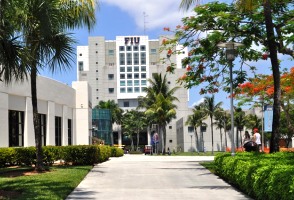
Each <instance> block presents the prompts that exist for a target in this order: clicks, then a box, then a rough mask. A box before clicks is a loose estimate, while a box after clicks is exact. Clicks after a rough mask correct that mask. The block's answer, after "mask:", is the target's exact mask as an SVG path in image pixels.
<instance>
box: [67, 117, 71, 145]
mask: <svg viewBox="0 0 294 200" xmlns="http://www.w3.org/2000/svg"><path fill="white" fill-rule="evenodd" d="M67 140H68V145H72V123H71V119H68V120H67Z"/></svg>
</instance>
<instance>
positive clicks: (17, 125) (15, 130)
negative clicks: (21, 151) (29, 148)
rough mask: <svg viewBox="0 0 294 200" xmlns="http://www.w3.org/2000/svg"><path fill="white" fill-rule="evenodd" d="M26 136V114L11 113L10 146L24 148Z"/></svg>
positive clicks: (19, 112) (13, 111) (12, 111)
mask: <svg viewBox="0 0 294 200" xmlns="http://www.w3.org/2000/svg"><path fill="white" fill-rule="evenodd" d="M23 134H24V112H22V111H15V110H10V111H9V146H10V147H21V146H23Z"/></svg>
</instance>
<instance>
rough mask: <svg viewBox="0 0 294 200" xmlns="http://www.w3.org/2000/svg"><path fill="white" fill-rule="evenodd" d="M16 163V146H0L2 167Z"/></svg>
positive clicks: (0, 165) (0, 164)
mask: <svg viewBox="0 0 294 200" xmlns="http://www.w3.org/2000/svg"><path fill="white" fill-rule="evenodd" d="M14 163H16V160H15V150H14V148H12V147H9V148H0V167H5V166H10V165H13V164H14Z"/></svg>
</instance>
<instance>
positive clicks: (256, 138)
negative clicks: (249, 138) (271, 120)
mask: <svg viewBox="0 0 294 200" xmlns="http://www.w3.org/2000/svg"><path fill="white" fill-rule="evenodd" d="M253 133H254V134H253V141H254V142H255V143H256V144H257V151H259V152H260V151H261V136H260V133H259V132H258V128H254V129H253Z"/></svg>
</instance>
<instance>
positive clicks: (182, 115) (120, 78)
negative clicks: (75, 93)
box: [77, 36, 195, 151]
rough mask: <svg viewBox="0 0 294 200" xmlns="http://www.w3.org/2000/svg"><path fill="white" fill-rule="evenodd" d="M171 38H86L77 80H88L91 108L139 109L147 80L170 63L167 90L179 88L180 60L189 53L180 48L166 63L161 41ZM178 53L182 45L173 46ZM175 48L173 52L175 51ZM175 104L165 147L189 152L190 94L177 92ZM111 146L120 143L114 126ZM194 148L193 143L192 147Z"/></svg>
mask: <svg viewBox="0 0 294 200" xmlns="http://www.w3.org/2000/svg"><path fill="white" fill-rule="evenodd" d="M168 37H170V36H160V37H159V38H158V39H149V38H148V36H117V37H116V39H115V40H105V38H104V37H89V38H88V46H78V47H77V77H78V81H87V82H88V83H89V85H90V86H91V88H92V94H93V95H92V102H93V108H94V107H95V106H96V105H98V103H99V101H101V100H103V101H107V100H114V101H115V102H116V103H118V105H119V106H120V107H121V108H122V109H124V110H127V109H134V108H136V107H137V106H138V97H139V96H144V95H145V93H144V88H145V87H148V86H149V85H148V84H149V83H148V79H151V78H152V75H153V74H154V73H158V74H159V73H161V74H162V75H164V74H166V68H167V66H168V65H169V64H170V63H176V69H175V73H173V74H171V73H167V79H168V84H169V87H170V88H173V87H175V86H179V84H178V83H177V80H178V78H180V77H181V76H183V75H184V74H185V72H186V67H185V66H182V65H181V60H182V59H183V58H184V57H186V56H187V55H188V50H187V49H186V48H185V49H182V50H181V51H182V54H177V55H172V56H171V57H170V58H169V59H170V60H169V62H168V63H165V64H163V63H162V59H164V58H167V51H166V50H162V49H161V48H162V47H161V44H162V41H163V40H164V39H166V38H168ZM176 48H177V49H178V50H179V49H180V48H182V47H181V46H177V47H176ZM174 50H175V49H173V51H174ZM175 96H176V97H177V98H178V99H179V102H175V103H176V104H177V106H178V108H177V118H176V119H174V120H173V121H172V122H171V123H170V124H168V125H167V128H166V129H167V138H166V140H167V141H166V146H167V147H169V148H170V149H177V148H181V149H182V150H184V151H188V150H189V149H190V148H191V139H190V134H189V132H188V127H187V126H185V122H186V120H187V116H188V115H189V114H190V113H191V111H190V109H189V108H188V102H189V93H188V90H187V89H185V88H184V87H181V88H180V89H179V90H177V92H176V94H175ZM113 130H114V144H119V145H120V144H122V143H123V141H122V140H123V139H122V133H121V129H120V127H119V126H114V127H113ZM146 135H147V138H148V141H147V143H149V144H150V142H151V139H150V138H151V131H150V130H148V131H147V130H146ZM192 146H193V147H192V148H194V149H195V142H193V144H192Z"/></svg>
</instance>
